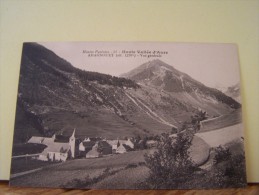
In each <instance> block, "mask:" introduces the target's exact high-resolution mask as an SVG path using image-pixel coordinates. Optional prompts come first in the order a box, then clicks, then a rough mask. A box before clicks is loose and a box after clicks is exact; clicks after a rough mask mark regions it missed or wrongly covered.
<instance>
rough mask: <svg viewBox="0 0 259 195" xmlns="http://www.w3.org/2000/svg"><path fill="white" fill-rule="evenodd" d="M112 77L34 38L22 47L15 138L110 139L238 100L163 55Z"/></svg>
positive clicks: (164, 126)
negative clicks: (77, 63)
mask: <svg viewBox="0 0 259 195" xmlns="http://www.w3.org/2000/svg"><path fill="white" fill-rule="evenodd" d="M125 76H126V77H128V78H129V79H127V78H119V77H113V76H110V75H105V74H100V73H97V72H89V71H83V70H80V69H77V68H75V67H73V66H72V65H71V64H70V63H69V62H67V61H66V60H64V59H62V58H60V57H59V56H57V55H56V54H55V53H53V52H52V51H50V50H48V49H46V48H45V47H43V46H41V45H39V44H36V43H25V44H24V47H23V54H22V61H21V69H20V80H19V89H18V99H17V110H16V122H15V134H14V140H15V142H24V141H26V139H28V138H29V137H30V136H32V135H43V136H51V135H52V134H53V133H60V134H64V135H70V134H71V133H72V131H73V129H74V128H76V129H77V131H76V136H77V137H82V138H84V137H86V136H90V137H95V136H102V137H106V138H110V139H114V138H115V139H116V138H117V137H120V138H123V137H126V136H127V137H131V136H136V135H141V136H143V135H151V134H160V133H162V132H168V131H170V130H171V128H172V127H174V126H177V127H179V126H181V125H182V123H183V122H184V121H186V120H189V119H190V116H191V115H193V114H194V113H195V112H196V111H197V110H198V109H199V108H201V109H203V110H206V111H207V112H208V114H209V115H210V116H213V115H221V114H224V113H229V112H230V111H232V110H234V109H236V108H239V107H240V104H239V103H237V102H236V101H234V100H233V99H232V98H230V97H228V96H226V95H224V94H223V93H221V92H219V91H218V90H215V89H211V88H208V87H206V86H204V85H203V84H202V83H200V82H198V81H195V80H194V79H192V78H191V77H190V76H188V75H187V74H184V73H181V72H180V71H178V70H176V69H174V68H173V67H171V66H170V65H167V64H165V63H163V62H162V61H158V60H154V61H151V62H148V63H146V64H143V65H141V66H139V67H138V68H137V69H134V70H133V71H131V72H129V73H128V74H125Z"/></svg>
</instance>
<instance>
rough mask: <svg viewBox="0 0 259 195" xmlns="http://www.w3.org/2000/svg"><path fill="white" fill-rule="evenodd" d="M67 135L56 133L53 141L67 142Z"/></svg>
mask: <svg viewBox="0 0 259 195" xmlns="http://www.w3.org/2000/svg"><path fill="white" fill-rule="evenodd" d="M69 138H70V137H69V136H64V135H56V138H55V140H54V142H59V143H68V142H69Z"/></svg>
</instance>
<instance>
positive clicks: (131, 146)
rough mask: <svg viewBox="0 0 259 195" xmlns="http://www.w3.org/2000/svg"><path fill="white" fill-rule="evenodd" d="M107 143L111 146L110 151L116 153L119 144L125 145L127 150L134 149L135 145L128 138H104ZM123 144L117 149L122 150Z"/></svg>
mask: <svg viewBox="0 0 259 195" xmlns="http://www.w3.org/2000/svg"><path fill="white" fill-rule="evenodd" d="M106 141H107V143H108V144H110V145H111V146H112V151H113V153H118V152H117V149H118V147H119V146H120V145H125V146H126V148H127V151H130V150H134V148H135V146H134V143H133V142H132V141H131V140H130V139H127V140H119V139H117V140H106ZM123 147H124V146H122V147H121V148H120V149H119V150H118V151H123V149H122V148H123Z"/></svg>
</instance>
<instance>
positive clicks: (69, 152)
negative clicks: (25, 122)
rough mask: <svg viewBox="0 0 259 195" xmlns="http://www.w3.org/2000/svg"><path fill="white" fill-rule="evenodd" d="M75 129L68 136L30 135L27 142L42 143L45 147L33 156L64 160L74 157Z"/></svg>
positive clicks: (43, 158)
mask: <svg viewBox="0 0 259 195" xmlns="http://www.w3.org/2000/svg"><path fill="white" fill-rule="evenodd" d="M75 142H76V141H75V129H74V131H73V133H72V135H71V136H70V137H67V136H63V135H55V134H54V135H53V136H52V137H37V136H32V137H31V138H30V139H29V140H28V142H27V143H34V144H43V145H46V146H47V147H46V148H45V149H44V150H43V151H42V152H41V153H40V154H39V155H38V156H36V157H35V158H36V159H37V160H42V161H63V162H64V161H66V160H67V159H68V158H75V145H76V144H75Z"/></svg>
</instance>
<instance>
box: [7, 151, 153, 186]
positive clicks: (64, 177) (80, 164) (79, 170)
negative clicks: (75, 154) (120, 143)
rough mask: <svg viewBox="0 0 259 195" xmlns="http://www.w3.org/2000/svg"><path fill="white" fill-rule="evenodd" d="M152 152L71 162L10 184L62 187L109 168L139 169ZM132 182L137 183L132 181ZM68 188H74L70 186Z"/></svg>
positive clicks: (44, 169)
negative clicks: (145, 156) (147, 154)
mask: <svg viewBox="0 0 259 195" xmlns="http://www.w3.org/2000/svg"><path fill="white" fill-rule="evenodd" d="M150 152H152V150H142V151H133V152H129V153H125V154H120V155H111V156H106V157H102V158H95V159H76V160H71V161H67V162H64V163H61V164H57V165H52V166H49V167H45V168H43V169H42V170H40V171H38V172H34V173H32V174H27V175H24V176H21V177H17V178H14V179H13V180H11V182H10V183H11V184H12V185H17V186H19V185H21V186H22V185H23V186H39V187H57V186H60V187H62V186H64V184H69V183H70V182H71V181H73V180H74V179H78V180H84V179H85V178H86V177H88V176H90V177H98V176H99V175H101V174H102V173H103V172H104V170H105V169H107V168H110V169H112V170H116V169H122V170H124V169H125V168H126V167H128V166H129V165H137V167H138V166H139V164H141V162H144V154H145V153H150ZM125 170H126V169H125ZM136 170H138V169H136ZM136 174H137V173H136ZM128 182H130V181H128ZM131 182H135V181H133V180H132V181H131ZM67 187H73V186H69V185H68V186H67ZM86 187H87V186H86Z"/></svg>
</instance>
